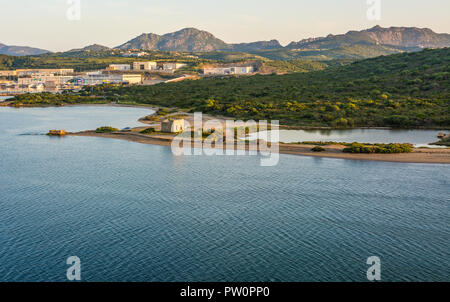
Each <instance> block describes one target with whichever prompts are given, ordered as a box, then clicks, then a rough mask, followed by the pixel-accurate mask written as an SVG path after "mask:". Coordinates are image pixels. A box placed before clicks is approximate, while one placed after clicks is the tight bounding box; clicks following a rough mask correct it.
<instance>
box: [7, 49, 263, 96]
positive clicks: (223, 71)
mask: <svg viewBox="0 0 450 302" xmlns="http://www.w3.org/2000/svg"><path fill="white" fill-rule="evenodd" d="M146 55H148V54H147V53H145V52H127V53H124V54H123V56H126V57H136V58H139V57H142V56H146ZM185 66H187V64H186V63H180V62H155V61H135V62H133V63H132V64H110V65H109V66H108V67H106V68H105V69H99V70H92V71H86V72H75V70H74V69H73V68H56V69H41V68H37V69H15V70H0V95H17V94H24V93H39V92H52V93H61V92H63V91H78V90H80V89H82V88H83V87H84V86H95V85H104V84H119V85H155V84H159V83H164V82H173V81H181V80H185V79H192V78H196V77H198V76H226V75H249V74H252V73H254V72H255V71H256V68H255V67H254V66H252V65H242V64H232V65H229V64H228V65H225V64H222V65H221V66H217V65H214V66H208V67H205V68H203V70H202V73H200V74H199V75H187V74H182V73H180V74H178V73H177V74H175V71H177V70H180V69H181V68H183V67H185ZM158 74H159V75H164V74H165V75H172V76H171V77H169V78H168V79H167V78H165V77H157V76H155V75H158Z"/></svg>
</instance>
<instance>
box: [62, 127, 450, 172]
mask: <svg viewBox="0 0 450 302" xmlns="http://www.w3.org/2000/svg"><path fill="white" fill-rule="evenodd" d="M142 129H145V128H134V129H133V130H132V131H130V132H112V133H97V132H96V131H93V130H92V131H82V132H77V133H68V135H72V136H88V137H102V138H113V139H121V140H126V141H131V142H136V143H142V144H151V145H159V146H171V144H172V141H173V139H174V138H175V135H172V134H161V133H155V134H141V133H139V131H140V130H142ZM218 146H220V145H218ZM313 147H314V146H312V145H309V144H283V143H280V144H279V153H280V154H291V155H301V156H313V157H324V158H339V159H351V160H369V161H383V162H400V163H428V164H450V149H448V148H447V149H430V148H414V149H413V151H412V152H411V153H392V154H354V153H344V152H343V149H344V148H345V147H344V146H342V145H328V146H323V148H324V151H323V152H314V151H312V148H313ZM235 148H236V149H237V148H239V146H235ZM246 149H248V146H247V147H246Z"/></svg>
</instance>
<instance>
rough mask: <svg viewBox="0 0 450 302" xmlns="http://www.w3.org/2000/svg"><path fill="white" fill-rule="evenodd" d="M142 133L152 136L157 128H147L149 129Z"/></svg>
mask: <svg viewBox="0 0 450 302" xmlns="http://www.w3.org/2000/svg"><path fill="white" fill-rule="evenodd" d="M140 133H142V134H152V133H155V128H147V129H144V130H142V131H140Z"/></svg>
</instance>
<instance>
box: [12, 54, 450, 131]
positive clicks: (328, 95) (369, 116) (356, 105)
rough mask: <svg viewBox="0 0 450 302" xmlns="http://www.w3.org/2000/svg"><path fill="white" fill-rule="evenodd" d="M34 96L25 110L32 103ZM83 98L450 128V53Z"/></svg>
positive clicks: (327, 122) (286, 119)
mask: <svg viewBox="0 0 450 302" xmlns="http://www.w3.org/2000/svg"><path fill="white" fill-rule="evenodd" d="M33 98H34V96H26V95H24V96H20V97H18V98H17V101H18V102H22V103H25V104H26V103H27V102H28V103H33V102H34V101H33ZM52 98H54V99H55V100H56V99H58V101H59V102H71V101H74V100H75V101H76V102H78V101H82V100H83V98H85V99H84V100H86V99H87V98H90V99H91V100H92V99H97V100H103V101H105V100H107V101H114V102H122V103H141V104H142V103H143V104H153V105H160V106H166V107H179V108H186V109H188V110H191V111H202V112H204V113H211V114H220V115H227V116H231V117H235V118H240V119H255V120H261V119H268V120H271V119H276V120H280V122H281V123H282V124H290V125H298V126H333V127H353V126H393V127H449V126H450V106H449V105H450V104H449V101H450V48H444V49H436V50H424V51H421V52H416V53H403V54H397V55H390V56H382V57H377V58H374V59H368V60H364V61H360V62H355V63H352V64H349V65H344V66H332V67H329V68H327V69H325V70H323V71H315V72H309V73H293V74H286V75H274V74H273V75H267V76H262V75H256V76H251V77H223V78H205V79H201V80H195V81H182V82H176V83H168V84H158V85H155V86H131V87H121V86H96V87H89V88H86V90H85V91H83V92H82V93H81V94H80V95H78V96H75V95H72V96H52V97H51V98H50V99H46V100H45V101H46V102H50V103H51V102H53V101H52V100H51V99H52Z"/></svg>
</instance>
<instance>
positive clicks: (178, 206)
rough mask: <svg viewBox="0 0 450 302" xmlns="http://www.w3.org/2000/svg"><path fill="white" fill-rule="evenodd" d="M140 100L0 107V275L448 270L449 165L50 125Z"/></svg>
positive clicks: (96, 119) (394, 275)
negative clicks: (376, 261) (269, 160)
mask: <svg viewBox="0 0 450 302" xmlns="http://www.w3.org/2000/svg"><path fill="white" fill-rule="evenodd" d="M147 114H149V111H148V110H146V109H133V108H110V107H82V108H80V107H70V108H46V109H20V110H17V109H9V108H0V127H1V128H0V129H1V131H0V139H1V144H0V156H1V157H0V171H1V172H0V280H2V281H64V280H65V278H66V269H67V267H68V266H67V265H66V263H65V261H66V259H67V257H69V256H73V255H76V256H78V257H80V258H81V261H82V278H83V280H84V281H364V280H365V278H366V270H367V268H368V266H367V265H366V259H367V258H368V257H369V256H373V255H375V256H379V257H380V258H381V261H382V278H383V280H384V281H450V252H449V248H450V230H449V221H450V198H449V196H450V194H449V193H450V173H449V172H450V168H449V166H446V165H426V164H402V163H383V162H366V161H352V160H340V159H324V158H323V159H321V158H310V157H300V156H290V155H282V156H281V158H280V163H279V165H278V166H276V167H260V166H259V158H258V157H245V156H242V157H226V156H217V157H206V156H191V157H174V156H173V155H172V153H171V151H170V149H169V148H167V147H162V146H152V145H143V144H137V143H132V142H127V141H121V140H112V139H102V138H89V137H65V138H62V139H59V138H50V137H47V136H45V135H22V134H39V133H45V132H46V131H47V130H49V129H50V128H63V129H66V130H71V131H75V130H84V129H92V128H94V127H98V126H103V125H111V126H115V127H126V126H134V125H136V124H138V123H137V122H136V120H137V118H138V117H141V116H144V115H147Z"/></svg>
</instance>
